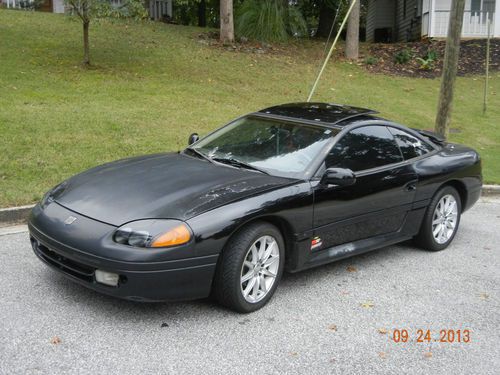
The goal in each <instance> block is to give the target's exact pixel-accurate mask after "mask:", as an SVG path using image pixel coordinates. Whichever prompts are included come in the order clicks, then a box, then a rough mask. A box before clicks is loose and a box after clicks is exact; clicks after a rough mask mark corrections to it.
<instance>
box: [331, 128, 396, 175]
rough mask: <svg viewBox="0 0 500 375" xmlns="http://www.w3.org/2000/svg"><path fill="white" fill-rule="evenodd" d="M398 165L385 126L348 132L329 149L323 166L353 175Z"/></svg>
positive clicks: (390, 138) (393, 147)
mask: <svg viewBox="0 0 500 375" xmlns="http://www.w3.org/2000/svg"><path fill="white" fill-rule="evenodd" d="M401 161H403V156H402V155H401V151H400V150H399V147H398V145H397V144H396V142H395V141H394V137H393V136H392V134H391V133H390V132H389V130H387V128H386V127H385V126H363V127H361V128H356V129H354V130H352V131H350V132H349V133H347V134H346V135H344V136H343V137H342V138H341V139H340V140H339V141H338V142H337V143H336V144H335V145H334V146H333V148H332V149H331V150H330V153H329V154H328V156H327V157H326V159H325V166H326V168H348V169H351V170H352V171H354V172H356V171H361V170H365V169H370V168H376V167H381V166H384V165H388V164H394V163H398V162H401Z"/></svg>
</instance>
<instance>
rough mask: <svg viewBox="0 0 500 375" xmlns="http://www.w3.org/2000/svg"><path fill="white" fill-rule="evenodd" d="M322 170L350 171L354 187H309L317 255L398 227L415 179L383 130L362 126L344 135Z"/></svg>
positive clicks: (406, 211)
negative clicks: (310, 188) (310, 189)
mask: <svg viewBox="0 0 500 375" xmlns="http://www.w3.org/2000/svg"><path fill="white" fill-rule="evenodd" d="M326 168H348V169H351V170H352V171H353V172H354V173H355V176H356V182H355V183H354V184H353V185H351V186H344V187H342V186H326V185H325V184H322V183H321V182H319V181H315V182H314V183H313V191H314V218H313V226H314V228H315V230H314V235H315V236H316V237H319V239H317V241H318V242H319V243H321V246H320V247H318V250H319V249H326V248H329V247H332V246H336V245H340V244H345V243H349V242H353V241H357V240H361V239H365V238H369V237H373V236H377V235H381V234H387V233H391V232H397V231H398V230H399V229H400V228H401V226H402V225H403V223H404V220H405V217H406V215H407V213H408V211H409V210H410V209H411V205H412V202H413V199H414V195H415V186H416V182H417V175H416V173H415V172H414V170H413V168H412V166H411V164H409V163H405V162H404V159H403V156H402V154H401V150H400V148H399V147H398V145H397V143H396V141H395V139H394V136H393V135H392V134H391V132H390V131H389V130H388V128H387V127H386V126H383V125H367V126H361V127H357V128H355V129H353V130H351V131H349V132H348V133H346V134H345V135H344V136H343V137H342V138H340V139H339V140H338V141H337V142H336V143H335V144H334V145H333V147H332V149H331V150H330V152H329V154H328V155H327V157H326V158H325V161H324V165H323V170H325V169H326Z"/></svg>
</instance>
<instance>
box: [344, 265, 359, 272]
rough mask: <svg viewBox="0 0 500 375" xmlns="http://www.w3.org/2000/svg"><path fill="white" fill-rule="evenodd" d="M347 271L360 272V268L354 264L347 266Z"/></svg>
mask: <svg viewBox="0 0 500 375" xmlns="http://www.w3.org/2000/svg"><path fill="white" fill-rule="evenodd" d="M346 269H347V272H358V269H357V268H356V267H354V266H347V268H346Z"/></svg>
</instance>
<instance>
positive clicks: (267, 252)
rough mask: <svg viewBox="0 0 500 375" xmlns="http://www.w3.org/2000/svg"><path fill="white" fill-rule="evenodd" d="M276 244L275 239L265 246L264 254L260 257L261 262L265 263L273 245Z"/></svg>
mask: <svg viewBox="0 0 500 375" xmlns="http://www.w3.org/2000/svg"><path fill="white" fill-rule="evenodd" d="M275 245H276V241H273V242H271V244H270V245H269V246H268V247H267V249H266V252H265V253H264V256H263V257H262V263H265V262H266V261H267V260H268V259H269V256H270V255H271V253H272V252H273V250H274V246H275Z"/></svg>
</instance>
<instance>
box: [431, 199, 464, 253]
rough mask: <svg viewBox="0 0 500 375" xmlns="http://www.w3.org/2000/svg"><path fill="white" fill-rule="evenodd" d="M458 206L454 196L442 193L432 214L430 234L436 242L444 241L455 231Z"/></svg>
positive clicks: (442, 242)
mask: <svg viewBox="0 0 500 375" xmlns="http://www.w3.org/2000/svg"><path fill="white" fill-rule="evenodd" d="M457 219H458V206H457V201H456V199H455V197H453V195H451V194H447V195H444V196H443V197H442V198H441V199H440V200H439V202H438V204H437V205H436V208H435V210H434V215H433V216H432V235H433V237H434V240H435V241H436V242H437V243H438V244H444V243H446V242H447V241H448V240H449V239H450V238H451V237H452V236H453V233H454V232H455V228H456V226H457Z"/></svg>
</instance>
